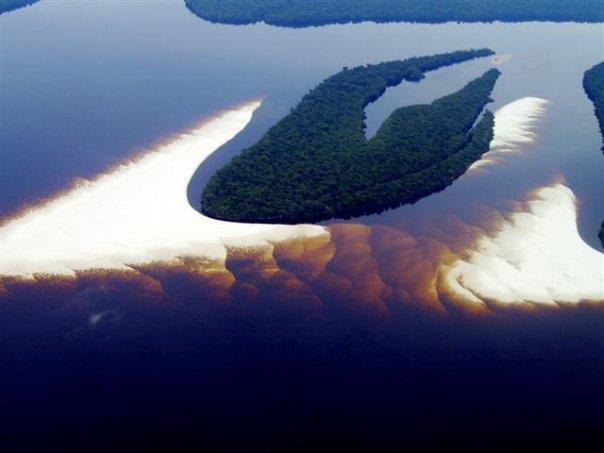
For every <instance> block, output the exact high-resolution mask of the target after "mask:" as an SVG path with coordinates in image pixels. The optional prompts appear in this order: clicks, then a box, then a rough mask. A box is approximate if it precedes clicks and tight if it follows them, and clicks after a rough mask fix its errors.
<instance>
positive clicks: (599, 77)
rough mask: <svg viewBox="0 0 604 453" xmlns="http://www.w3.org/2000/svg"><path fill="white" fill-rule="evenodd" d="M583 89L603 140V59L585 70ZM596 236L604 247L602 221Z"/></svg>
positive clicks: (603, 226)
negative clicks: (591, 104) (596, 119)
mask: <svg viewBox="0 0 604 453" xmlns="http://www.w3.org/2000/svg"><path fill="white" fill-rule="evenodd" d="M583 89H584V90H585V93H586V94H587V97H588V98H589V99H590V100H591V102H593V104H594V108H595V113H596V118H598V124H599V125H600V133H601V135H602V141H603V142H604V61H603V62H601V63H598V64H597V65H595V66H593V67H592V68H591V69H588V70H587V71H585V74H584V75H583ZM602 152H603V153H604V143H603V144H602ZM598 238H599V239H600V242H601V243H602V247H604V222H602V224H601V225H600V231H599V233H598Z"/></svg>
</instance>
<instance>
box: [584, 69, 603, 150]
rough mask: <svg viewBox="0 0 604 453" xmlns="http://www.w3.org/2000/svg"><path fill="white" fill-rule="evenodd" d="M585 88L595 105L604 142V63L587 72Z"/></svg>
mask: <svg viewBox="0 0 604 453" xmlns="http://www.w3.org/2000/svg"><path fill="white" fill-rule="evenodd" d="M583 88H584V89H585V93H586V94H587V97H589V99H591V102H593V103H594V107H595V111H596V117H597V118H598V123H599V124H600V132H601V133H602V139H603V140H604V61H603V62H602V63H598V64H597V65H595V66H594V67H592V68H591V69H588V70H587V71H585V74H584V75H583ZM602 152H604V144H603V145H602Z"/></svg>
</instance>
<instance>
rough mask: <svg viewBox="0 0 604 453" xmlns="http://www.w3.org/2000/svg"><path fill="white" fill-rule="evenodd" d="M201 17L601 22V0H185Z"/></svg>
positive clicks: (302, 21)
mask: <svg viewBox="0 0 604 453" xmlns="http://www.w3.org/2000/svg"><path fill="white" fill-rule="evenodd" d="M185 3H186V5H187V7H188V8H189V10H191V11H192V12H193V13H194V14H196V15H197V16H199V17H201V18H202V19H205V20H208V21H211V22H218V23H228V24H251V23H255V22H262V21H263V22H266V23H267V24H271V25H278V26H285V27H307V26H314V25H325V24H332V23H348V22H363V21H373V22H421V23H442V22H450V21H454V22H494V21H501V22H526V21H552V22H568V21H573V22H602V21H604V2H603V1H602V0H581V1H578V0H513V1H511V0H446V1H444V0H185Z"/></svg>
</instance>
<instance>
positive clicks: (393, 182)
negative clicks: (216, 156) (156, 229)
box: [202, 49, 499, 223]
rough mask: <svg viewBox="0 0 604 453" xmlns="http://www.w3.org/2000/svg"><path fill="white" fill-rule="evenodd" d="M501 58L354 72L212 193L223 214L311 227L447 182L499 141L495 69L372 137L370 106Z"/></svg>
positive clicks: (306, 104)
mask: <svg viewBox="0 0 604 453" xmlns="http://www.w3.org/2000/svg"><path fill="white" fill-rule="evenodd" d="M491 54H493V51H492V50H489V49H480V50H469V51H457V52H452V53H446V54H438V55H433V56H428V57H416V58H410V59H408V60H405V61H392V62H387V63H380V64H377V65H367V66H359V67H356V68H353V69H348V68H344V69H343V70H342V71H341V72H339V73H337V74H335V75H334V76H332V77H329V78H328V79H326V80H324V81H323V82H322V83H320V84H319V85H318V86H317V87H316V88H314V89H313V90H311V91H310V92H309V93H308V94H306V95H305V96H304V97H303V98H302V100H301V101H300V103H299V104H298V105H297V106H296V107H295V108H294V109H292V111H291V112H290V113H289V114H288V115H287V116H286V117H285V118H283V119H282V120H281V121H279V122H278V123H277V124H276V125H274V126H273V127H272V128H270V129H269V130H268V131H267V133H266V134H265V135H264V136H263V137H262V138H261V139H260V140H259V141H258V142H257V143H256V144H255V145H253V146H251V147H250V148H248V149H246V150H244V151H243V152H242V153H241V154H240V155H239V156H236V157H235V158H234V159H233V160H231V162H229V164H227V165H226V166H225V167H224V168H222V169H220V170H219V171H218V172H216V173H215V174H214V175H213V176H212V178H211V179H210V181H209V182H208V185H207V186H206V188H205V190H204V192H203V194H202V211H203V212H204V213H205V214H207V215H209V216H211V217H215V218H219V219H224V220H232V221H247V222H269V223H273V222H276V223H302V222H316V221H321V220H327V219H331V218H334V217H337V218H348V217H351V216H359V215H364V214H372V213H376V212H380V211H382V210H384V209H388V208H391V207H396V206H399V205H400V204H401V203H408V202H413V201H415V200H418V199H419V198H421V197H423V196H426V195H428V194H430V193H433V192H435V191H438V190H441V189H443V188H445V187H446V186H447V185H449V184H451V183H452V181H453V180H454V179H455V178H457V177H458V176H460V175H461V174H462V173H463V172H464V171H465V170H466V169H467V167H468V166H469V165H470V164H471V163H472V162H474V161H475V160H476V159H478V158H479V157H480V155H481V154H482V153H484V152H485V151H486V150H487V149H488V146H489V142H490V140H491V138H492V126H493V116H492V114H491V113H490V112H487V113H486V114H485V115H484V117H483V118H482V119H481V120H480V121H479V122H478V124H477V125H476V127H474V128H473V129H472V126H473V124H474V123H475V121H476V119H477V118H478V116H479V115H480V112H481V111H482V110H483V108H484V106H485V105H486V104H487V103H488V102H490V97H489V96H490V93H491V91H492V89H493V87H494V84H495V81H496V80H497V78H498V76H499V71H497V70H496V69H491V70H489V71H487V72H486V73H485V74H484V75H483V76H481V77H479V78H478V79H476V80H474V81H472V82H470V83H468V84H467V85H466V86H465V87H464V88H462V89H461V90H459V91H458V92H456V93H454V94H451V95H448V96H445V97H443V98H440V99H438V100H436V101H434V102H432V103H431V104H429V105H412V106H408V107H403V108H399V109H397V110H395V111H394V112H393V113H392V114H391V115H390V116H389V117H388V118H387V119H386V121H384V123H383V124H382V126H381V127H380V129H379V130H378V132H377V133H376V135H375V136H374V137H373V138H372V139H371V140H367V139H366V138H365V135H364V127H365V125H364V120H365V112H364V108H365V107H366V106H367V104H368V103H370V102H372V101H374V100H376V99H377V98H378V97H380V96H381V95H382V93H383V92H384V91H385V89H386V87H388V86H394V85H397V84H399V83H400V82H401V81H402V80H411V81H417V80H420V79H421V78H423V77H424V72H426V71H430V70H434V69H437V68H439V67H442V66H445V65H451V64H454V63H458V62H462V61H466V60H470V59H473V58H477V57H483V56H487V55H491Z"/></svg>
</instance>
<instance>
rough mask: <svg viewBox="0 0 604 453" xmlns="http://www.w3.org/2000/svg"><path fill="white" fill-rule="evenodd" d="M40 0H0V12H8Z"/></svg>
mask: <svg viewBox="0 0 604 453" xmlns="http://www.w3.org/2000/svg"><path fill="white" fill-rule="evenodd" d="M38 1H40V0H2V2H0V14H3V13H8V12H10V11H14V10H16V9H19V8H23V7H25V6H29V5H33V4H34V3H37V2H38Z"/></svg>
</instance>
